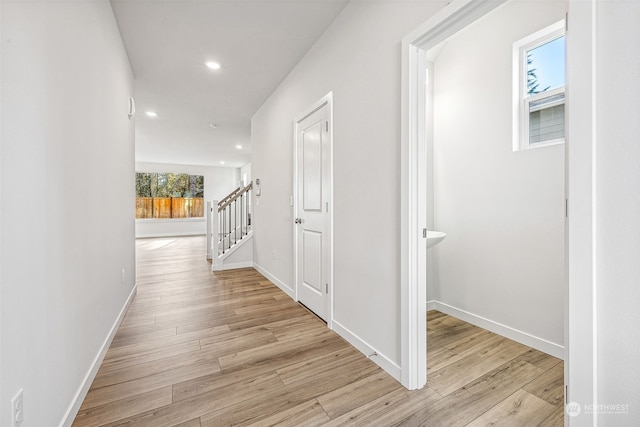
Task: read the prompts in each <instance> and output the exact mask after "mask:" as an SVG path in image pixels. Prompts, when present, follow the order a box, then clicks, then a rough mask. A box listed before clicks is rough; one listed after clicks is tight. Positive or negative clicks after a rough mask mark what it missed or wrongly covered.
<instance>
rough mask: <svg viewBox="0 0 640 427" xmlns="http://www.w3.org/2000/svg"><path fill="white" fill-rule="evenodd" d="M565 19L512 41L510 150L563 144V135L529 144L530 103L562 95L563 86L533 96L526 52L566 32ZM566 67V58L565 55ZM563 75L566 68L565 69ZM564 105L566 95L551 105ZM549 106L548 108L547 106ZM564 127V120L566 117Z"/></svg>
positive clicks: (562, 35)
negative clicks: (511, 127) (528, 81)
mask: <svg viewBox="0 0 640 427" xmlns="http://www.w3.org/2000/svg"><path fill="white" fill-rule="evenodd" d="M565 22H566V20H565V19H562V20H560V21H558V22H556V23H554V24H552V25H549V26H548V27H545V28H543V29H541V30H539V31H536V32H535V33H533V34H531V35H529V36H527V37H525V38H523V39H520V40H518V41H516V42H515V43H514V44H513V79H512V80H513V151H522V150H530V149H534V148H542V147H549V146H552V145H558V144H564V142H565V138H564V137H563V138H556V139H552V140H549V141H544V142H536V143H533V144H532V143H531V141H530V137H529V113H530V104H531V103H532V102H536V101H539V100H540V99H544V98H548V97H551V96H555V95H558V94H565V86H560V87H557V88H553V89H551V90H548V91H544V92H539V93H536V94H533V95H529V94H528V93H527V90H528V88H527V52H529V51H531V50H533V49H535V48H537V47H540V46H542V45H544V44H547V43H549V42H551V41H553V40H556V39H558V38H560V37H564V36H565V35H566V24H565ZM565 40H566V39H565ZM565 67H566V58H565ZM565 74H566V68H565ZM562 104H564V105H565V117H566V105H567V104H566V94H565V97H564V98H563V100H562V101H560V102H558V101H556V102H555V103H554V105H553V106H557V105H562ZM547 108H550V107H547ZM565 129H566V120H565Z"/></svg>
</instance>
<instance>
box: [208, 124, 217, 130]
mask: <svg viewBox="0 0 640 427" xmlns="http://www.w3.org/2000/svg"><path fill="white" fill-rule="evenodd" d="M209 127H210V128H211V129H215V128H217V127H218V126H216V125H215V124H213V123H209Z"/></svg>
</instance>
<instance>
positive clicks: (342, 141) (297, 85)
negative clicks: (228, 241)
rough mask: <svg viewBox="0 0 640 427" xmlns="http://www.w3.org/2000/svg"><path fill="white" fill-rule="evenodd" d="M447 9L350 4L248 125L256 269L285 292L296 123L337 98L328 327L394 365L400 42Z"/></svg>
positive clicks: (434, 4)
mask: <svg viewBox="0 0 640 427" xmlns="http://www.w3.org/2000/svg"><path fill="white" fill-rule="evenodd" d="M444 5H445V2H444V1H442V2H415V1H377V2H351V3H350V4H349V5H347V6H346V8H345V9H344V11H343V12H342V13H341V14H340V15H339V16H338V17H337V18H336V20H335V21H334V22H333V24H332V25H331V26H330V27H329V28H328V29H327V31H326V32H325V34H324V35H323V36H322V37H321V38H320V39H319V41H318V42H317V43H316V45H315V46H314V47H313V48H312V49H311V50H310V51H309V52H308V54H307V55H306V56H305V58H304V59H303V60H302V61H301V62H300V63H299V64H298V65H297V66H296V68H295V69H294V70H293V71H292V72H291V73H290V74H289V76H288V77H287V78H286V79H285V80H284V81H283V83H282V84H281V86H280V87H279V88H278V89H277V90H276V91H275V92H274V93H273V94H272V95H271V97H270V98H269V99H268V100H267V102H266V103H265V104H264V105H263V106H262V107H261V108H260V110H259V111H258V112H257V113H256V114H255V116H254V117H253V120H252V142H251V147H252V160H251V163H252V169H253V170H252V174H253V177H254V179H255V178H258V177H259V178H260V179H261V181H262V196H260V198H259V199H260V200H259V205H258V204H256V205H255V208H254V209H255V229H254V233H255V234H254V236H255V237H254V240H255V241H254V245H255V246H254V247H255V250H254V262H255V263H256V264H257V265H258V267H259V268H261V269H263V270H264V271H267V272H268V273H270V274H271V276H272V277H273V278H275V279H277V280H278V282H279V283H281V285H282V286H283V287H285V288H287V289H288V290H289V292H291V290H292V289H293V287H294V282H293V217H292V208H291V207H290V203H289V201H290V197H291V196H292V194H293V121H294V119H295V118H296V117H297V116H298V115H299V114H301V113H302V112H303V111H304V110H306V109H307V108H308V107H309V106H311V105H312V104H313V103H314V102H316V101H317V100H319V99H320V98H321V97H322V96H324V95H326V94H327V93H328V92H330V91H333V94H334V98H333V99H334V133H333V135H334V229H335V236H334V246H335V259H334V267H335V276H334V298H335V304H334V324H339V325H341V326H343V327H344V328H346V329H348V330H349V331H350V332H351V333H352V334H353V335H354V336H357V337H358V338H359V339H360V340H361V341H362V342H364V343H366V344H367V345H368V346H369V347H371V348H373V349H375V350H376V351H377V352H378V353H379V354H380V355H381V356H382V358H386V360H388V361H389V362H390V363H391V364H396V365H400V312H399V311H400V262H399V261H400V260H399V256H400V237H399V232H400V206H399V203H400V123H399V122H400V55H401V49H400V47H401V45H400V42H401V40H402V38H403V37H404V36H405V35H406V34H407V33H408V32H409V31H411V30H413V28H414V27H416V26H417V25H418V24H419V23H422V22H423V21H425V20H426V19H428V18H429V17H430V16H432V15H433V14H434V13H435V12H436V11H437V10H439V9H440V8H441V7H444Z"/></svg>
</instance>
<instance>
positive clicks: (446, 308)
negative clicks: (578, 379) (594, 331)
mask: <svg viewBox="0 0 640 427" xmlns="http://www.w3.org/2000/svg"><path fill="white" fill-rule="evenodd" d="M427 310H438V311H441V312H442V313H445V314H448V315H450V316H453V317H456V318H458V319H460V320H464V321H465V322H468V323H471V324H472V325H476V326H479V327H481V328H483V329H486V330H488V331H491V332H493V333H496V334H498V335H502V336H503V337H506V338H509V339H511V340H514V341H516V342H519V343H520V344H524V345H526V346H527V347H531V348H535V349H536V350H540V351H541V352H543V353H547V354H550V355H551V356H554V357H557V358H558V359H563V360H564V346H561V345H559V344H556V343H553V342H551V341H547V340H545V339H543V338H540V337H536V336H534V335H531V334H528V333H526V332H523V331H520V330H518V329H514V328H512V327H510V326H507V325H503V324H502V323H498V322H495V321H493V320H491V319H487V318H486V317H482V316H478V315H477V314H473V313H470V312H468V311H465V310H461V309H459V308H456V307H453V306H450V305H448V304H445V303H443V302H440V301H433V300H432V301H427Z"/></svg>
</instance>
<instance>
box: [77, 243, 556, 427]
mask: <svg viewBox="0 0 640 427" xmlns="http://www.w3.org/2000/svg"><path fill="white" fill-rule="evenodd" d="M204 246H205V244H204V237H200V236H199V237H186V238H157V239H139V240H137V242H136V250H137V254H136V257H137V260H136V268H137V284H138V293H137V295H136V297H135V298H134V300H133V302H132V304H131V307H130V308H129V311H128V312H127V314H126V316H125V318H124V320H123V322H122V324H121V326H120V328H119V330H118V333H117V335H116V337H115V339H114V341H113V343H112V344H111V347H110V349H109V351H108V353H107V355H106V358H105V360H104V362H103V363H102V365H101V367H100V370H99V372H98V374H97V376H96V378H95V380H94V382H93V384H92V386H91V389H90V391H89V393H88V395H87V397H86V398H85V400H84V403H83V405H82V407H81V409H80V411H79V413H78V416H77V417H76V420H75V422H74V426H103V425H108V426H115V425H132V426H133V425H145V426H161V427H162V426H176V425H181V426H225V425H252V424H253V425H292V426H295V425H305V426H310V425H377V426H390V425H407V426H418V425H430V426H442V425H451V426H464V425H474V426H475V425H487V424H490V423H492V422H493V423H496V424H498V425H500V424H501V423H502V424H504V425H524V424H527V425H545V426H548V425H562V423H563V406H564V405H563V400H564V399H563V394H562V393H563V390H562V389H563V364H562V362H561V361H560V360H559V359H556V358H553V357H551V356H547V355H545V354H543V353H540V352H539V351H536V350H533V349H530V348H528V347H525V346H523V345H521V344H518V343H515V342H513V341H510V340H507V339H506V338H503V337H500V336H498V335H495V334H493V333H490V332H488V331H485V330H482V329H480V328H477V327H475V326H473V325H470V324H468V323H465V322H462V321H460V320H458V319H455V318H453V317H450V316H447V315H444V314H442V313H439V312H435V311H433V312H430V313H429V316H428V317H429V319H428V334H429V335H428V340H429V352H428V355H429V359H428V375H429V381H428V387H426V388H424V389H423V390H420V391H414V392H409V391H407V390H405V389H404V388H403V387H402V386H401V385H400V384H399V383H398V382H396V381H395V380H394V379H393V378H392V377H390V376H389V375H388V374H386V373H385V372H384V371H382V370H381V369H380V368H378V367H377V366H376V365H375V364H374V363H373V362H371V361H369V360H368V359H367V358H366V357H365V356H363V355H362V354H361V353H359V352H358V351H357V350H356V349H354V348H353V347H351V346H350V345H349V344H348V343H346V342H345V341H344V340H343V339H342V338H340V337H339V336H338V335H337V334H335V333H333V332H332V331H330V330H328V329H327V328H326V325H325V324H324V323H323V322H322V321H320V320H319V319H318V318H317V317H315V316H314V315H313V314H311V313H310V312H308V311H307V310H306V309H305V308H303V307H302V306H300V305H298V304H297V303H295V302H294V301H292V300H291V299H290V298H289V297H288V296H287V295H286V294H284V293H283V292H281V291H280V290H279V289H278V288H277V287H276V286H274V285H273V284H272V283H270V282H269V281H268V280H267V279H265V278H264V277H263V276H261V275H260V274H259V273H257V272H256V271H255V270H253V269H242V270H234V271H227V272H216V273H212V272H211V271H210V265H209V263H207V262H206V261H205V260H204Z"/></svg>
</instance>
